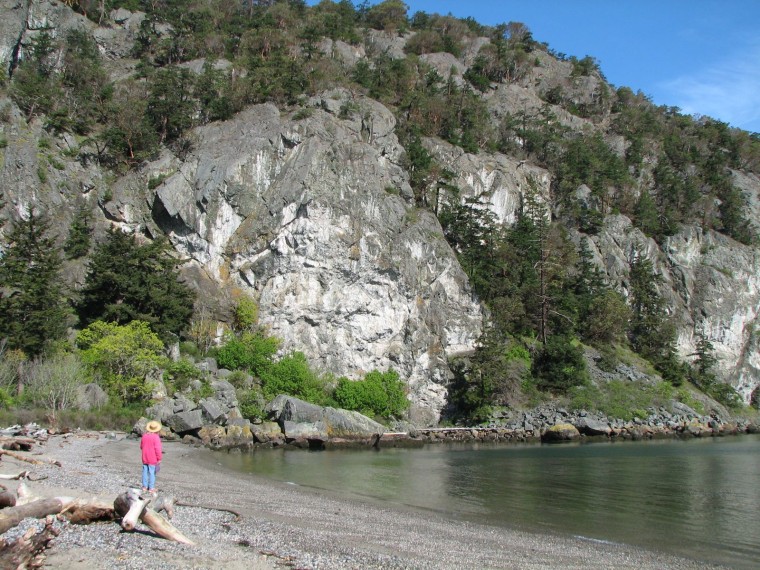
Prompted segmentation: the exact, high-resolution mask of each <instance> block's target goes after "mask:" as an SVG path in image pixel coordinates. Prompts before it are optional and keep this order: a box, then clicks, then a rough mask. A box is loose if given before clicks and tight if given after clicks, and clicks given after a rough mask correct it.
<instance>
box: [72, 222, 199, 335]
mask: <svg viewBox="0 0 760 570" xmlns="http://www.w3.org/2000/svg"><path fill="white" fill-rule="evenodd" d="M178 277H179V275H178V271H177V260H176V259H175V258H174V257H172V255H171V254H170V248H169V246H168V244H167V242H166V241H164V240H156V241H154V242H151V243H148V244H145V245H139V244H138V243H137V241H136V239H135V237H134V236H132V235H128V234H125V233H123V232H121V231H119V230H111V231H110V232H109V233H108V235H107V237H106V239H105V240H104V241H103V242H102V243H100V244H98V245H97V246H96V247H95V251H94V252H93V254H92V259H91V261H90V265H89V268H88V271H87V277H86V279H85V284H84V287H83V289H82V291H81V297H80V300H79V303H78V304H77V312H78V314H79V319H80V321H81V324H82V326H86V325H89V324H90V323H92V322H94V321H96V320H103V321H109V322H117V323H119V324H127V323H129V322H131V321H134V320H141V321H145V322H147V323H150V325H151V327H152V328H153V330H154V331H155V332H156V333H158V335H159V336H160V337H161V338H162V339H163V340H164V341H169V340H171V338H172V337H173V335H179V334H180V332H181V331H182V330H183V328H184V327H185V326H186V325H187V324H188V323H189V321H190V317H191V315H192V312H193V300H194V295H193V293H192V291H191V290H190V289H189V288H188V287H187V286H186V285H185V284H184V283H182V282H180V281H179V279H178Z"/></svg>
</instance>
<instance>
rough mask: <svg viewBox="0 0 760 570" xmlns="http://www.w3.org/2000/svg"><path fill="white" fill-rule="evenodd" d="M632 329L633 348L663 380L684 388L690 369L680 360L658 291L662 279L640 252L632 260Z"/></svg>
mask: <svg viewBox="0 0 760 570" xmlns="http://www.w3.org/2000/svg"><path fill="white" fill-rule="evenodd" d="M630 279H631V309H632V311H633V315H632V318H631V327H630V329H629V334H630V337H631V344H632V345H633V348H634V349H635V350H636V352H638V353H639V354H641V355H642V356H644V357H645V358H647V359H648V360H649V361H650V362H652V363H653V364H654V365H655V366H656V367H657V370H658V371H659V372H660V373H661V374H662V376H663V378H664V379H665V380H667V381H669V382H670V383H672V384H673V385H674V386H678V385H680V384H681V383H682V382H683V380H684V377H685V374H686V368H685V366H684V365H683V364H682V363H680V362H679V361H678V358H677V357H676V349H675V339H676V330H675V327H674V326H673V323H672V322H671V321H670V320H669V319H668V318H667V314H666V311H665V302H664V300H663V299H662V297H661V296H660V293H659V291H658V290H657V284H658V283H660V282H661V280H662V278H661V277H660V276H659V275H658V274H656V273H655V271H654V266H653V265H652V261H651V260H649V259H647V258H646V257H644V256H643V255H641V254H640V253H638V252H636V253H635V254H634V256H633V259H632V260H631V271H630Z"/></svg>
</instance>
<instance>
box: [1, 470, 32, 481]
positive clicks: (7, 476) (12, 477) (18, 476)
mask: <svg viewBox="0 0 760 570" xmlns="http://www.w3.org/2000/svg"><path fill="white" fill-rule="evenodd" d="M28 476H29V471H19V472H18V473H17V474H16V475H10V474H5V473H0V479H2V480H4V481H13V480H15V479H24V478H26V477H28Z"/></svg>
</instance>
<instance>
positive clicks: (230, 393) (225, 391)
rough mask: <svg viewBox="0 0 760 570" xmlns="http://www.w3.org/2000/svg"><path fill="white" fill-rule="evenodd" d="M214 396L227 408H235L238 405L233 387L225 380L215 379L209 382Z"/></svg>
mask: <svg viewBox="0 0 760 570" xmlns="http://www.w3.org/2000/svg"><path fill="white" fill-rule="evenodd" d="M211 389H212V390H213V391H214V398H215V399H216V400H217V401H218V402H219V403H220V404H221V405H223V406H225V407H227V408H236V407H237V405H238V401H237V393H236V392H235V387H234V386H233V385H232V384H230V383H229V382H227V381H226V380H216V381H215V382H212V383H211Z"/></svg>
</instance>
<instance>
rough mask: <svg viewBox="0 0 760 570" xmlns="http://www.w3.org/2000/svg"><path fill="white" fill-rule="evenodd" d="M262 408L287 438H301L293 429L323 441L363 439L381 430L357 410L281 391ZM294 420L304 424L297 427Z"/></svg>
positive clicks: (383, 431) (383, 430)
mask: <svg viewBox="0 0 760 570" xmlns="http://www.w3.org/2000/svg"><path fill="white" fill-rule="evenodd" d="M265 411H266V412H267V414H268V418H269V419H271V420H273V421H276V422H277V423H278V424H280V426H281V427H282V430H283V431H284V432H285V436H286V437H287V438H288V439H299V438H302V436H300V435H299V436H293V435H291V434H296V433H298V434H301V433H304V434H305V433H312V434H314V436H313V437H311V436H309V437H306V436H303V438H306V439H323V440H325V441H326V440H327V439H329V438H341V439H365V438H368V437H372V436H374V435H378V434H383V433H385V427H384V426H383V425H381V424H379V423H377V422H376V421H374V420H372V419H370V418H368V417H367V416H364V415H362V414H360V413H359V412H354V411H349V410H341V409H338V408H330V407H327V408H323V407H321V406H317V405H315V404H311V403H309V402H304V401H303V400H299V399H298V398H293V397H292V396H286V395H283V394H281V395H279V396H277V397H276V398H275V399H274V400H272V401H271V402H270V403H269V404H267V406H266V408H265ZM297 424H304V425H303V427H300V428H299V427H296V425H297ZM286 426H287V427H286Z"/></svg>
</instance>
